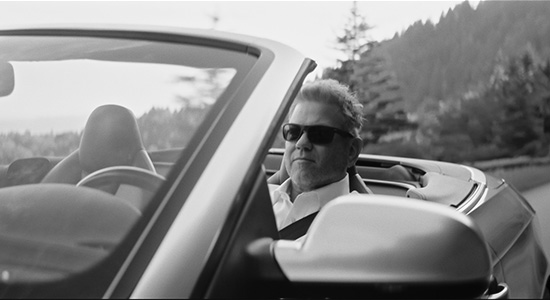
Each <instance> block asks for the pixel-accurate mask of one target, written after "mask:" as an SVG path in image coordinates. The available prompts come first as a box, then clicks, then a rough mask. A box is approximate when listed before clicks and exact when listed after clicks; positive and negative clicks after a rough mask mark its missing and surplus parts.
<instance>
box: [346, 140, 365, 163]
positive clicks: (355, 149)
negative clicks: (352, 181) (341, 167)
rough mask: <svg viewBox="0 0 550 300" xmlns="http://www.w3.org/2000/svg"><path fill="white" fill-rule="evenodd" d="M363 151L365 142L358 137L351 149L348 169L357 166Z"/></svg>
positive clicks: (353, 141)
mask: <svg viewBox="0 0 550 300" xmlns="http://www.w3.org/2000/svg"><path fill="white" fill-rule="evenodd" d="M361 151H363V140H362V139H360V138H357V137H356V138H353V139H352V140H351V144H350V147H349V153H348V168H349V167H351V166H354V165H355V162H356V161H357V158H359V154H361Z"/></svg>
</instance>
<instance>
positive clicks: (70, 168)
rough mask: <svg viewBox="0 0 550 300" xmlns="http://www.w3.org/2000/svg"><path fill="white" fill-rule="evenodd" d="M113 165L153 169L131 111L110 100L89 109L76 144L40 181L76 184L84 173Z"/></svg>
mask: <svg viewBox="0 0 550 300" xmlns="http://www.w3.org/2000/svg"><path fill="white" fill-rule="evenodd" d="M112 166H134V167H139V168H143V169H147V170H150V171H153V172H155V167H154V166H153V163H152V161H151V159H150V158H149V155H148V154H147V152H146V150H145V147H144V146H143V142H142V139H141V134H140V132H139V128H138V125H137V120H136V118H135V116H134V114H133V113H132V112H131V111H130V110H129V109H127V108H125V107H122V106H119V105H112V104H109V105H103V106H100V107H97V108H96V109H95V110H94V111H93V112H92V113H91V115H90V117H89V118H88V121H87V123H86V126H85V128H84V131H83V133H82V138H81V140H80V146H79V148H78V149H77V150H75V151H74V152H73V153H71V154H70V155H69V156H67V157H66V158H64V159H63V160H62V161H60V162H59V163H58V164H57V165H56V166H55V167H54V168H53V169H52V170H51V171H50V172H49V173H48V174H47V175H46V176H45V177H44V179H43V180H42V182H43V183H68V184H77V183H78V182H79V181H80V180H81V179H82V178H83V177H85V176H86V175H88V174H90V173H92V172H95V171H97V170H100V169H103V168H107V167H112Z"/></svg>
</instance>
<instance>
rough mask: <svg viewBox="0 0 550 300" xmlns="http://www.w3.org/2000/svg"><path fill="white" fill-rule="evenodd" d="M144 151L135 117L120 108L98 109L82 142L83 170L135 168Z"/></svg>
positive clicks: (111, 106)
mask: <svg viewBox="0 0 550 300" xmlns="http://www.w3.org/2000/svg"><path fill="white" fill-rule="evenodd" d="M141 149H144V147H143V143H142V141H141V135H140V133H139V128H138V124H137V121H136V118H135V116H134V114H133V113H132V112H131V111H130V110H129V109H127V108H125V107H122V106H118V105H103V106H100V107H98V108H96V109H95V110H94V111H93V112H92V114H91V115H90V117H89V118H88V122H87V123H86V127H85V128H84V131H83V133H82V139H81V140H80V148H79V157H80V164H81V166H82V169H83V170H84V171H86V172H89V173H90V172H94V171H97V170H99V169H103V168H107V167H111V166H117V165H131V164H132V161H133V159H134V156H135V154H136V153H137V152H138V151H140V150H141Z"/></svg>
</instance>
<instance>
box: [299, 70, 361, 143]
mask: <svg viewBox="0 0 550 300" xmlns="http://www.w3.org/2000/svg"><path fill="white" fill-rule="evenodd" d="M300 101H312V102H320V103H326V104H332V105H335V106H336V107H337V108H338V111H339V112H340V113H341V114H342V116H344V119H345V121H344V122H345V123H344V126H346V129H347V130H348V131H349V132H350V133H351V134H353V135H354V136H355V137H360V132H361V128H362V127H363V105H362V104H361V103H360V102H359V100H357V98H356V97H355V95H354V94H352V93H351V92H350V90H349V87H348V86H346V85H344V84H341V83H339V82H338V81H336V80H334V79H321V80H316V81H313V82H311V83H307V84H305V85H304V86H303V87H302V89H301V90H300V92H299V93H298V95H297V96H296V100H295V101H294V103H293V104H292V107H291V108H290V114H292V112H293V111H294V107H295V106H296V104H297V103H299V102H300Z"/></svg>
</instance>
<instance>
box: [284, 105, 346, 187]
mask: <svg viewBox="0 0 550 300" xmlns="http://www.w3.org/2000/svg"><path fill="white" fill-rule="evenodd" d="M289 123H294V124H299V125H306V126H311V125H325V126H330V127H335V128H339V129H344V128H345V127H344V117H343V116H342V115H341V114H340V113H339V112H338V110H337V108H336V106H334V105H330V104H323V103H317V102H312V101H301V102H299V103H298V104H297V105H296V106H295V107H294V111H293V112H292V115H291V116H290V119H289ZM350 140H351V138H349V137H343V136H341V135H340V134H334V138H333V140H332V142H331V143H329V144H325V145H317V144H313V143H311V142H310V141H309V138H308V136H307V133H306V132H304V133H303V134H302V136H301V137H300V138H299V139H298V140H297V141H294V142H288V141H287V142H286V143H285V167H286V170H287V172H288V174H289V175H290V178H291V179H292V183H293V187H294V188H297V189H298V192H307V191H310V190H313V189H316V188H319V187H322V186H325V185H327V184H330V183H333V182H336V181H339V180H341V179H342V178H344V176H345V175H346V169H347V166H348V159H349V156H350V144H351V141H350Z"/></svg>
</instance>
